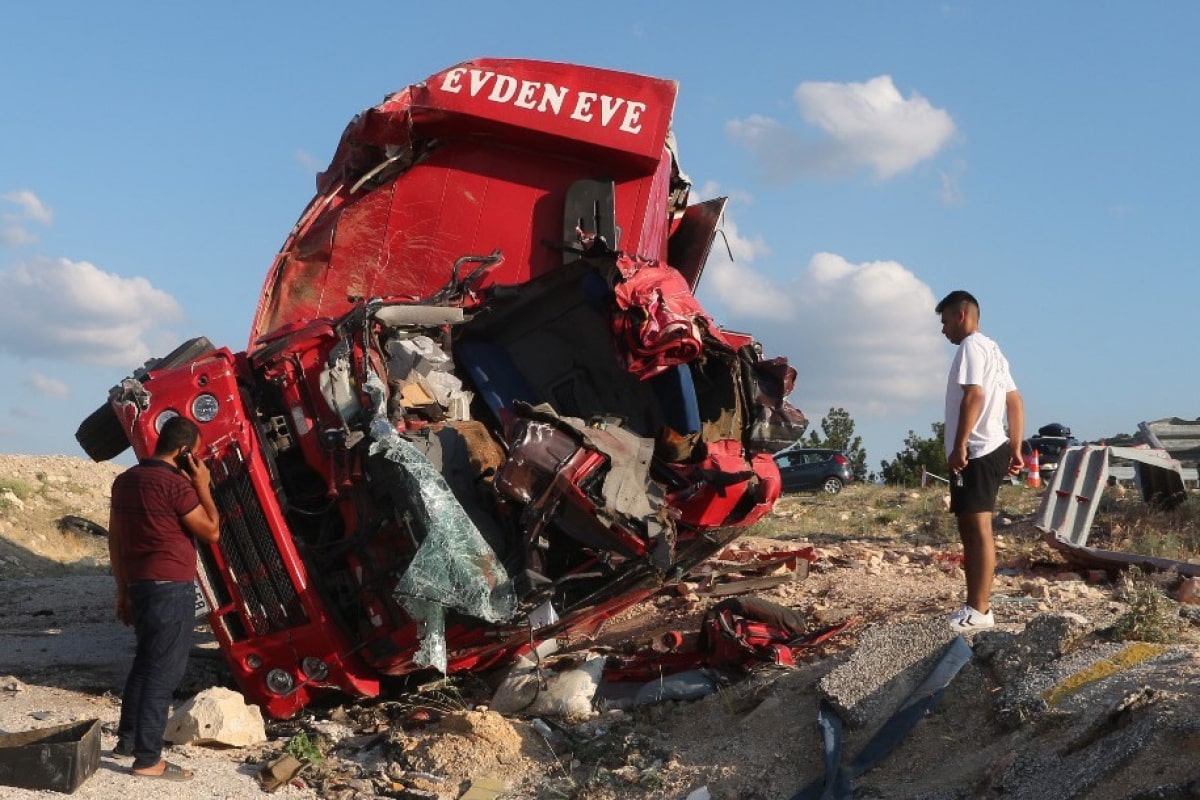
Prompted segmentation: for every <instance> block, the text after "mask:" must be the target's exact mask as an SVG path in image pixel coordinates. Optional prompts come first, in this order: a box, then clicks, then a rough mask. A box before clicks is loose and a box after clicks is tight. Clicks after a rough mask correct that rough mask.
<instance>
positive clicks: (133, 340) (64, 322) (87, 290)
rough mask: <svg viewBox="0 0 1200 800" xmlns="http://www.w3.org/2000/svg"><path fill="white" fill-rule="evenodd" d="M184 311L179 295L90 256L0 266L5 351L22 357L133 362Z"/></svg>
mask: <svg viewBox="0 0 1200 800" xmlns="http://www.w3.org/2000/svg"><path fill="white" fill-rule="evenodd" d="M182 317H183V312H182V310H181V308H180V306H179V303H178V302H176V300H175V298H173V297H172V296H171V295H169V294H167V293H166V292H164V291H162V290H161V289H156V288H155V287H154V286H152V285H151V284H150V282H149V281H148V280H146V279H145V278H140V277H135V278H125V277H121V276H120V275H115V274H113V273H111V272H104V271H103V270H101V269H99V268H97V267H96V266H94V265H92V264H89V263H88V262H86V261H70V260H68V259H65V258H58V259H50V258H38V259H34V260H32V261H30V262H27V263H25V264H20V265H18V266H16V267H14V268H12V269H9V270H5V271H2V272H0V351H6V352H8V353H10V354H12V355H15V356H19V357H30V358H31V357H44V358H53V359H59V360H64V361H72V362H77V363H89V364H106V365H112V366H120V367H129V366H131V365H136V364H140V363H142V362H143V361H145V360H146V359H147V358H149V356H150V352H151V349H152V348H151V347H150V346H149V345H148V343H147V341H148V340H151V339H153V340H155V341H157V340H158V339H159V338H162V336H163V331H162V328H163V326H164V325H166V324H169V323H172V322H176V321H178V320H180V319H181V318H182ZM168 338H169V337H168Z"/></svg>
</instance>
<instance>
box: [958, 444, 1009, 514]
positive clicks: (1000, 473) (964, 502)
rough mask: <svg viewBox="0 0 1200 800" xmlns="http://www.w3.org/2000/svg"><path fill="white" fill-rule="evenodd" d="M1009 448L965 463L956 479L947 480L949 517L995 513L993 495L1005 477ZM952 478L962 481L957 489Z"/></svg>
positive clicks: (1003, 445)
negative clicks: (953, 515)
mask: <svg viewBox="0 0 1200 800" xmlns="http://www.w3.org/2000/svg"><path fill="white" fill-rule="evenodd" d="M1011 453H1012V448H1011V447H1010V446H1009V444H1008V442H1005V443H1004V444H1002V445H1000V446H999V447H997V448H996V449H995V450H993V451H992V452H990V453H988V454H987V455H983V456H980V457H979V458H972V459H968V461H967V466H966V469H964V470H963V471H962V472H960V473H959V474H958V476H955V475H951V476H950V513H951V514H978V513H980V512H983V511H995V510H996V494H997V492H999V491H1000V481H1002V480H1004V476H1005V475H1007V474H1008V460H1009V455H1010V454H1011ZM956 477H961V478H962V486H958V485H957V484H958V481H957V480H955V478H956Z"/></svg>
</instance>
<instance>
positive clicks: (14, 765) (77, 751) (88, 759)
mask: <svg viewBox="0 0 1200 800" xmlns="http://www.w3.org/2000/svg"><path fill="white" fill-rule="evenodd" d="M99 765H100V720H98V719H89V720H84V721H83V722H68V723H66V724H65V725H55V726H53V727H50V728H38V729H36V730H31V731H21V732H20V733H3V734H0V785H3V786H19V787H21V788H22V789H51V790H53V791H56V792H65V793H67V794H70V793H71V792H74V791H75V790H76V789H78V788H79V785H80V784H81V783H83V782H84V781H85V780H87V778H88V776H89V775H91V774H92V773H93V772H95V771H96V768H97V767H98V766H99Z"/></svg>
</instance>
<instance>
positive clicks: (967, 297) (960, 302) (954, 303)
mask: <svg viewBox="0 0 1200 800" xmlns="http://www.w3.org/2000/svg"><path fill="white" fill-rule="evenodd" d="M964 305H972V306H975V310H976V311H978V310H979V301H978V300H976V299H975V295H973V294H971V293H970V292H967V291H964V290H962V289H955V290H954V291H953V292H951V293H950V294H948V295H946V296H945V297H943V298H942V302H940V303H938V304H937V308H935V309H934V310H933V313H935V314H940V313H942V312H943V311H945V310H946V309H947V308H958V307H960V306H964Z"/></svg>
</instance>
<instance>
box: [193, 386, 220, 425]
mask: <svg viewBox="0 0 1200 800" xmlns="http://www.w3.org/2000/svg"><path fill="white" fill-rule="evenodd" d="M220 409H221V404H220V403H218V402H217V398H216V397H214V396H213V395H211V394H208V393H207V392H205V393H204V394H198V395H196V399H195V400H193V401H192V416H193V417H194V418H195V419H196V421H197V422H212V421H213V420H214V419H216V418H217V412H218V411H219V410H220Z"/></svg>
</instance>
